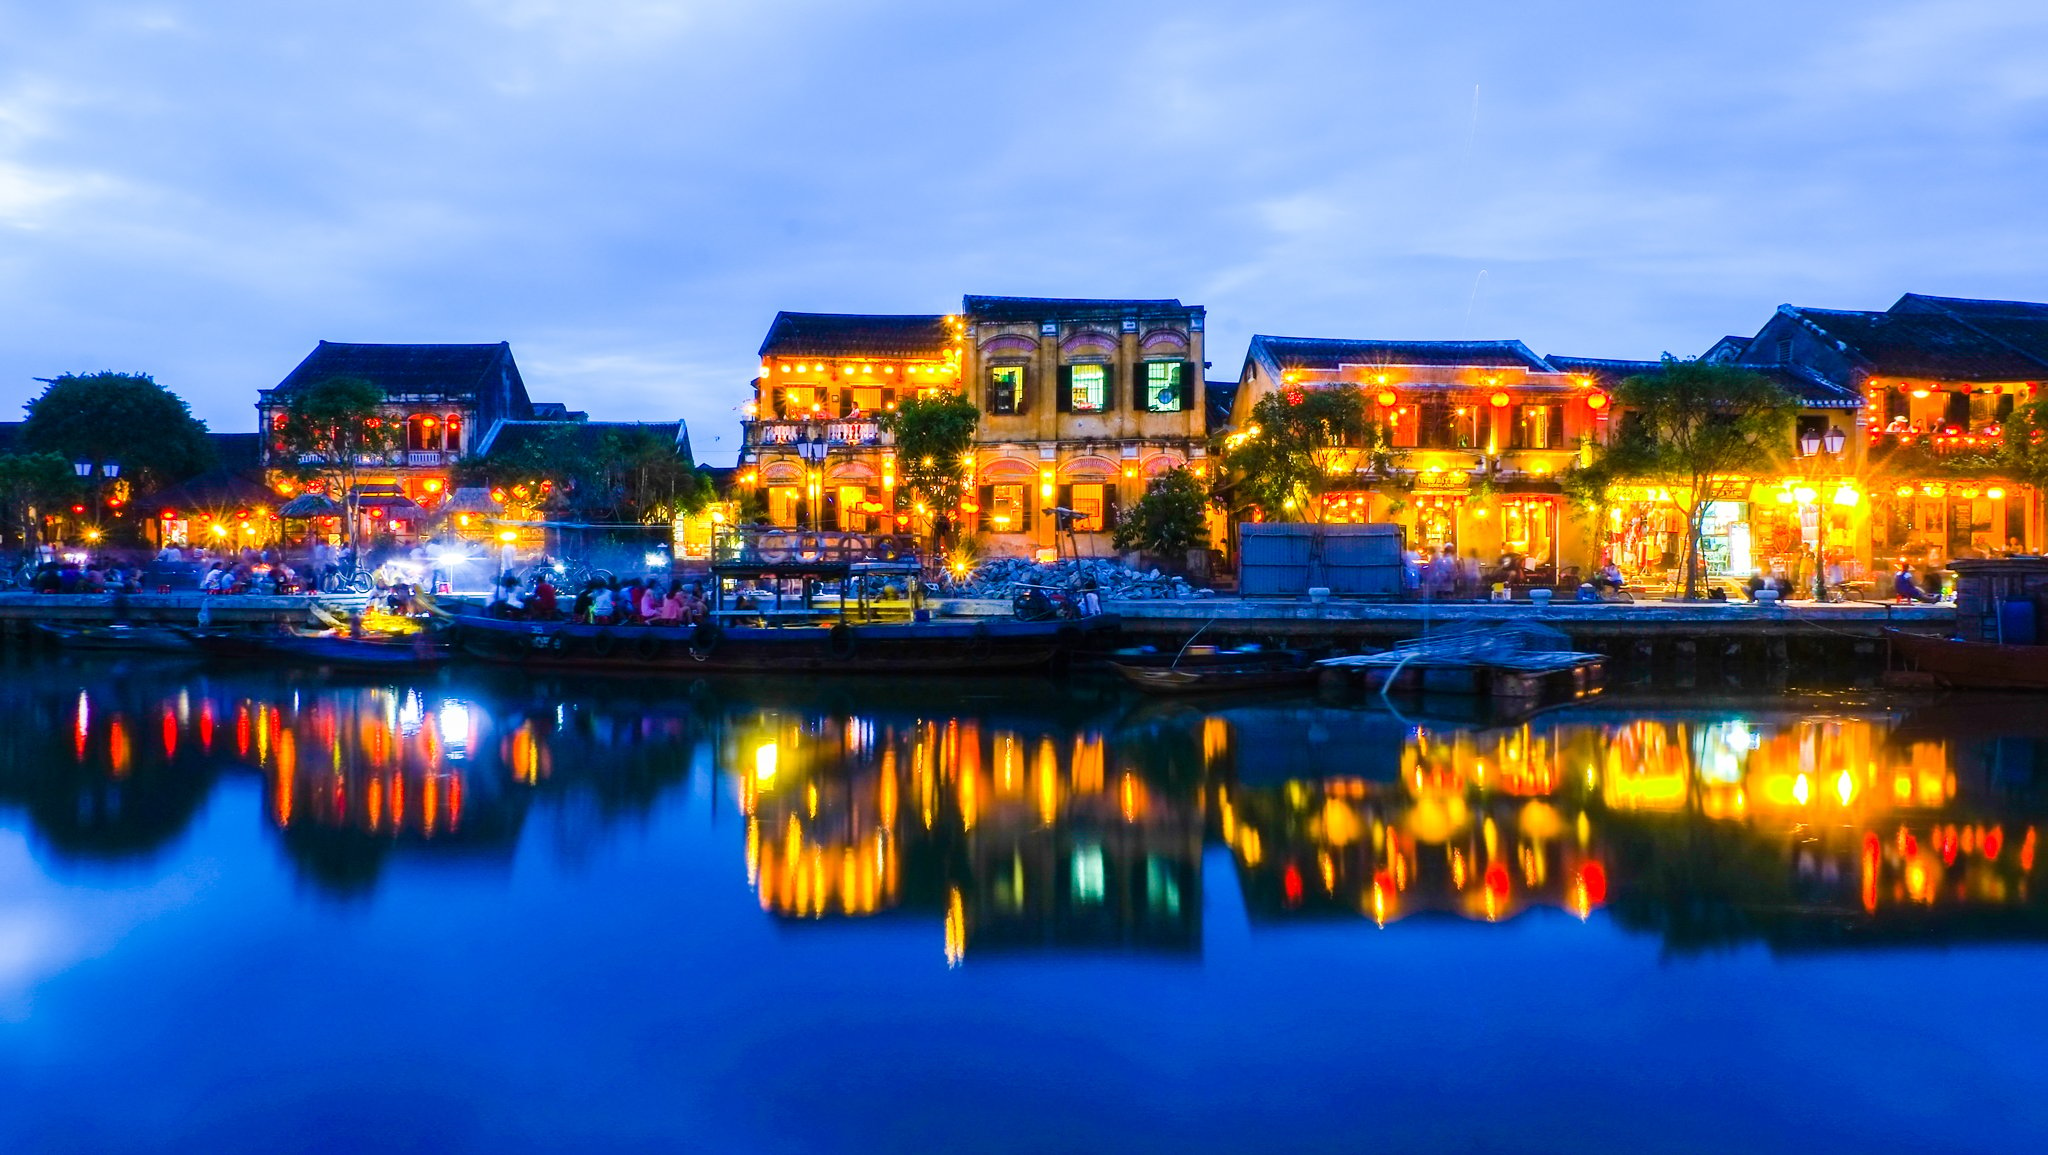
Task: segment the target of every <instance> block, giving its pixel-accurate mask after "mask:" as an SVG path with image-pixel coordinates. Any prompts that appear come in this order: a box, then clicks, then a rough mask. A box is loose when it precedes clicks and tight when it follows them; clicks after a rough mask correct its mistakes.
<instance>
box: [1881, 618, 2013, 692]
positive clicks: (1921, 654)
mask: <svg viewBox="0 0 2048 1155" xmlns="http://www.w3.org/2000/svg"><path fill="white" fill-rule="evenodd" d="M1885 637H1886V638H1887V639H1888V640H1889V641H1890V642H1891V645H1892V650H1893V652H1895V653H1897V654H1898V655H1899V656H1901V657H1903V658H1905V659H1906V660H1907V661H1908V662H1911V663H1912V664H1913V665H1914V666H1915V667H1917V668H1918V669H1920V670H1921V671H1922V672H1924V673H1926V674H1928V675H1930V676H1932V677H1933V678H1934V680H1935V681H1936V682H1938V683H1940V684H1941V685H1944V686H1951V687H1955V688H1958V689H1971V690H2048V646H2008V645H2001V644H1999V643H1997V642H1966V641H1963V640H1962V639H1960V638H1930V637H1927V636H1926V635H1924V634H1909V633H1906V632H1905V631H1903V630H1893V629H1888V630H1886V631H1885Z"/></svg>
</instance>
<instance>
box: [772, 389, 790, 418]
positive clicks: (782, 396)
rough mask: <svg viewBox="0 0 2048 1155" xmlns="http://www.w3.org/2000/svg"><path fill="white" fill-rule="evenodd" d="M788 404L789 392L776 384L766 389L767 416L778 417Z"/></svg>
mask: <svg viewBox="0 0 2048 1155" xmlns="http://www.w3.org/2000/svg"><path fill="white" fill-rule="evenodd" d="M788 405H789V394H788V393H787V392H785V391H784V390H783V388H782V386H780V385H777V386H776V387H775V388H773V389H770V390H769V391H768V416H770V417H780V416H782V414H783V412H784V410H785V409H786V408H787V407H788Z"/></svg>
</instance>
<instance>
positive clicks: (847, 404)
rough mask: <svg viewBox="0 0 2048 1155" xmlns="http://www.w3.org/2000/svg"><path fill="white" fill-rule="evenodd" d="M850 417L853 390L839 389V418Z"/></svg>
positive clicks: (851, 413)
mask: <svg viewBox="0 0 2048 1155" xmlns="http://www.w3.org/2000/svg"><path fill="white" fill-rule="evenodd" d="M852 415H853V390H851V389H841V390H840V391H839V416H841V417H851V416H852Z"/></svg>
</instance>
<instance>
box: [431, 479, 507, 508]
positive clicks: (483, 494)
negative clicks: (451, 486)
mask: <svg viewBox="0 0 2048 1155" xmlns="http://www.w3.org/2000/svg"><path fill="white" fill-rule="evenodd" d="M441 512H442V513H497V512H498V503H497V502H495V501H492V500H491V491H490V490H488V489H484V488H482V487H480V486H468V485H466V486H463V487H462V488H461V489H458V490H456V491H455V492H454V493H451V494H449V495H448V500H447V501H444V502H442V503H441Z"/></svg>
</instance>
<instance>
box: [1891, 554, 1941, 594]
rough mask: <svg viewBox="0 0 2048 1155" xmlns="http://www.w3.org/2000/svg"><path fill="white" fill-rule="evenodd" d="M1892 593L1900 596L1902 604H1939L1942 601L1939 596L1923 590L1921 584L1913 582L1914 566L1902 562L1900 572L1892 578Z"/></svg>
mask: <svg viewBox="0 0 2048 1155" xmlns="http://www.w3.org/2000/svg"><path fill="white" fill-rule="evenodd" d="M1892 591H1893V592H1894V593H1896V594H1898V595H1899V600H1900V601H1902V602H1938V601H1940V600H1941V598H1940V597H1939V596H1937V595H1935V594H1931V593H1928V592H1927V591H1926V590H1923V589H1921V588H1920V583H1919V582H1917V581H1914V580H1913V565H1912V563H1911V562H1904V561H1902V562H1900V563H1899V572H1898V574H1897V575H1895V576H1894V577H1893V578H1892Z"/></svg>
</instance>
